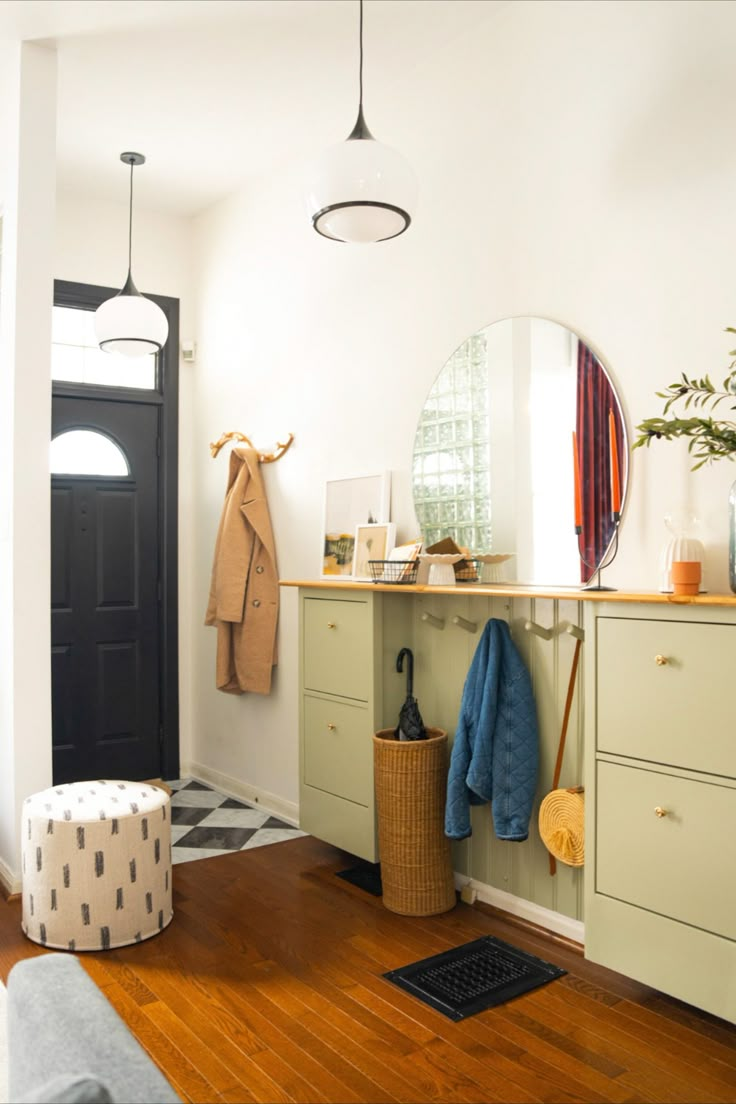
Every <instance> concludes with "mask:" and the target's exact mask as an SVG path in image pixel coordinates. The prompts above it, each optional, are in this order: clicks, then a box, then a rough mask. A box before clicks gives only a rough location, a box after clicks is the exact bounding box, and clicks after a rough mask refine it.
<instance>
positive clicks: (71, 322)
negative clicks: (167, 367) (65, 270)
mask: <svg viewBox="0 0 736 1104" xmlns="http://www.w3.org/2000/svg"><path fill="white" fill-rule="evenodd" d="M94 317H95V315H94V311H91V310H80V309H79V308H77V307H54V308H53V315H52V320H51V378H52V380H58V381H59V382H60V383H61V382H64V383H87V384H94V385H95V386H96V387H100V386H101V387H137V388H140V389H142V390H144V391H153V390H155V388H156V357H155V354H153V353H151V354H149V355H148V356H142V357H126V356H122V354H121V353H105V352H103V351H102V349H99V348H98V347H97V339H96V338H95V331H94Z"/></svg>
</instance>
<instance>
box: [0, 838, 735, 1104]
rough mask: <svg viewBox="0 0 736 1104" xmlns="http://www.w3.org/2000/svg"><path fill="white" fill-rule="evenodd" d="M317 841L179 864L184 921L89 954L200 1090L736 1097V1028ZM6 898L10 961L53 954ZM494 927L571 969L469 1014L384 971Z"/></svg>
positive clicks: (285, 1098) (253, 1097)
mask: <svg viewBox="0 0 736 1104" xmlns="http://www.w3.org/2000/svg"><path fill="white" fill-rule="evenodd" d="M353 864H354V860H353V859H352V858H351V857H350V856H347V855H345V853H343V852H340V851H338V850H336V849H335V848H332V847H330V846H329V845H328V844H325V843H321V842H320V841H318V840H314V839H310V838H308V837H304V838H302V839H298V840H294V841H289V842H288V843H280V844H275V845H273V846H269V847H264V848H260V849H255V850H252V851H249V852H240V853H233V854H231V855H224V856H222V857H219V858H215V859H207V860H204V861H198V862H192V863H184V864H180V865H179V866H177V867H175V868H174V876H173V888H174V908H175V912H174V920H173V922H172V923H171V924H170V925H169V927H168V928H167V929H165V931H163V932H162V933H161V934H160V935H158V936H156V937H155V938H153V939H150V940H146V941H144V942H143V943H142V944H137V945H134V946H131V947H125V948H118V949H117V950H115V951H108V952H99V953H94V954H88V955H84V956H80V959H81V961H82V962H83V964H84V966H85V968H86V969H87V971H88V972H89V974H90V976H91V977H92V978H93V980H94V981H95V982H96V983H97V984H98V985H99V986H100V989H101V990H102V992H103V993H104V994H105V995H106V996H107V997H108V999H109V1000H110V1001H111V1003H112V1004H113V1007H115V1008H116V1009H117V1010H118V1012H119V1013H120V1014H121V1015H122V1016H123V1018H124V1019H125V1021H126V1022H127V1023H128V1025H129V1026H130V1028H131V1030H132V1031H133V1033H134V1035H136V1037H137V1038H138V1039H139V1040H140V1042H141V1043H142V1045H143V1046H144V1048H145V1049H146V1050H147V1051H148V1053H149V1054H150V1055H151V1057H152V1059H153V1060H154V1061H155V1062H156V1063H157V1064H158V1065H159V1067H160V1068H161V1069H162V1070H163V1072H164V1073H165V1074H166V1076H167V1077H168V1078H169V1080H170V1081H171V1083H172V1085H173V1086H174V1088H175V1090H176V1091H177V1092H178V1093H179V1094H180V1096H181V1097H182V1099H183V1100H185V1101H191V1102H192V1104H200V1102H202V1104H204V1102H207V1104H214V1102H218V1101H227V1102H229V1104H235V1102H240V1104H253V1102H255V1101H258V1102H260V1104H266V1102H269V1104H270V1102H271V1101H278V1102H283V1104H291V1102H294V1104H340V1102H344V1104H444V1102H445V1101H447V1102H448V1104H449V1102H450V1101H452V1102H455V1101H457V1102H458V1104H461V1102H471V1101H472V1102H476V1101H477V1102H478V1104H480V1102H484V1104H494V1102H496V1101H505V1102H507V1104H511V1102H513V1104H517V1102H518V1104H538V1102H539V1104H598V1102H609V1101H610V1102H612V1104H613V1102H615V1104H627V1102H629V1101H630V1102H642V1104H659V1102H660V1101H661V1102H662V1104H690V1102H691V1101H698V1102H702V1104H728V1102H729V1101H734V1100H736V1027H734V1025H732V1024H729V1023H727V1022H725V1021H723V1020H718V1019H716V1018H715V1017H713V1016H709V1015H707V1014H706V1013H701V1012H699V1011H698V1010H697V1009H693V1008H690V1007H689V1006H687V1005H684V1004H682V1003H681V1002H678V1001H676V1000H674V999H673V998H670V997H667V996H664V995H662V994H658V993H657V992H656V991H654V990H652V989H650V988H648V987H646V986H642V985H641V984H640V983H638V982H635V981H633V980H632V979H629V978H624V977H622V976H621V975H618V974H615V973H613V972H612V971H609V970H606V969H605V968H604V967H601V966H598V965H596V964H594V963H589V962H587V961H586V960H585V959H584V958H583V957H582V956H581V955H580V953H579V948H576V947H575V946H574V945H571V944H569V943H566V942H565V941H560V940H555V939H550V938H548V937H546V936H545V935H544V933H543V932H541V931H540V930H538V929H535V928H533V926H530V925H520V924H518V923H517V922H516V921H514V919H513V918H509V917H507V916H506V915H505V914H502V913H500V912H499V911H498V910H495V909H489V908H488V907H487V906H482V907H480V908H479V907H475V908H470V907H469V906H466V905H464V904H460V905H458V906H457V907H456V908H454V909H453V910H451V911H450V912H447V913H444V914H442V915H440V916H436V917H435V916H431V917H401V916H398V915H396V914H393V913H391V912H389V910H387V909H386V908H385V907H384V906H383V903H382V901H381V899H380V898H376V897H373V896H371V895H370V894H366V893H363V892H362V891H360V890H358V889H356V887H354V886H351V885H350V884H349V883H347V882H345V881H344V879H341V878H338V877H337V876H336V875H337V872H338V871H339V870H342V869H345V868H346V867H347V866H349V865H353ZM19 921H20V902H19V901H18V900H16V901H3V900H0V977H2V978H3V979H5V978H6V977H7V973H8V971H9V970H10V968H11V967H12V965H13V964H14V963H15V962H16V961H18V960H19V959H21V958H27V957H34V956H36V955H41V954H45V953H47V952H46V951H44V950H43V949H42V948H40V947H38V946H37V945H36V944H35V943H32V942H30V941H29V940H27V939H25V937H24V936H23V935H22V933H21V932H20V927H19ZM482 935H495V936H496V937H497V938H498V939H501V940H503V941H505V942H508V943H511V944H512V945H514V946H517V947H520V948H521V949H522V950H526V951H528V952H529V953H531V954H536V955H539V957H541V958H544V959H546V960H547V961H551V962H555V963H557V964H558V965H560V966H562V967H563V968H564V969H566V970H568V973H567V975H565V976H564V977H562V978H560V979H559V980H558V981H555V982H553V983H551V984H550V985H547V986H544V987H542V988H540V989H538V990H536V991H534V992H532V993H529V994H526V995H525V996H522V997H520V998H517V999H516V1000H513V1001H510V1002H508V1003H507V1004H505V1005H500V1006H498V1007H497V1008H493V1009H488V1010H486V1011H485V1012H482V1013H480V1014H478V1015H476V1016H472V1017H469V1018H468V1019H466V1020H463V1021H461V1022H459V1023H454V1022H453V1021H451V1020H449V1019H448V1018H447V1017H445V1016H442V1015H441V1014H440V1013H438V1012H437V1011H435V1010H434V1009H432V1008H430V1007H429V1006H428V1005H426V1004H424V1003H422V1002H421V1001H419V1000H416V999H415V998H414V997H412V996H410V995H409V994H408V993H406V992H404V991H403V990H401V989H400V988H399V987H398V986H395V985H392V984H391V983H390V982H389V981H387V980H386V979H385V978H384V977H383V976H382V975H383V973H384V972H385V971H386V970H387V969H389V968H391V967H397V966H403V965H407V964H408V963H410V962H414V961H417V960H418V959H420V958H426V957H428V956H429V955H431V954H435V953H437V952H439V951H441V950H445V949H449V948H452V947H457V946H460V945H461V944H463V943H467V942H470V941H472V940H473V939H477V938H479V937H480V936H482Z"/></svg>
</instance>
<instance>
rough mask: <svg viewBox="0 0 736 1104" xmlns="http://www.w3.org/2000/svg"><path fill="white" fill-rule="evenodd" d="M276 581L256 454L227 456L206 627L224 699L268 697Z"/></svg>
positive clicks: (275, 620) (247, 450) (273, 654)
mask: <svg viewBox="0 0 736 1104" xmlns="http://www.w3.org/2000/svg"><path fill="white" fill-rule="evenodd" d="M278 616H279V576H278V569H277V567H276V548H275V545H274V539H273V532H272V530H271V518H270V516H269V512H268V503H267V502H266V492H265V488H264V486H263V478H262V476H261V465H260V462H259V460H258V453H257V452H256V450H255V449H252V448H237V449H233V450H232V452H231V453H230V468H229V473H228V482H227V492H226V494H225V504H224V506H223V510H222V517H221V518H220V525H219V528H218V530H217V539H216V541H215V556H214V562H213V564H212V582H211V585H210V595H209V601H208V603H207V614H206V616H205V622H204V623H205V625H215V626H216V628H217V665H216V685H217V689H218V690H223V691H224V692H225V693H228V694H243V693H245V692H246V691H251V692H253V693H255V694H270V693H271V672H272V669H273V667H274V666H275V665H276V659H277V656H276V626H277V623H278Z"/></svg>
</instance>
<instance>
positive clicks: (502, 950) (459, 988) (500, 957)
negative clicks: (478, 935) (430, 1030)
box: [383, 935, 567, 1020]
mask: <svg viewBox="0 0 736 1104" xmlns="http://www.w3.org/2000/svg"><path fill="white" fill-rule="evenodd" d="M566 973H567V970H561V969H560V968H559V966H553V965H552V964H551V963H549V962H545V961H544V960H543V959H541V958H536V957H535V956H534V955H530V954H527V953H526V952H525V951H520V950H519V949H518V947H512V946H510V944H508V943H502V942H501V940H500V939H494V937H493V936H492V935H486V936H483V938H482V939H475V940H473V942H472V943H465V944H464V945H463V946H462V947H455V948H454V949H453V950H451V951H444V952H443V953H442V954H437V955H432V957H431V958H423V959H422V960H421V961H420V962H413V963H412V964H411V965H410V966H402V967H401V968H400V969H399V970H389V971H388V973H387V974H384V975H383V976H384V977H385V978H388V980H389V981H392V982H393V983H394V984H395V985H398V986H399V987H400V988H401V989H405V990H406V992H407V993H411V994H412V996H414V997H417V999H418V1000H420V1001H423V1002H424V1003H425V1004H428V1005H430V1007H432V1008H434V1009H436V1010H437V1011H438V1012H442V1013H443V1014H444V1015H445V1016H448V1017H449V1018H450V1019H451V1020H464V1019H465V1018H466V1017H467V1016H474V1015H475V1014H476V1012H482V1011H483V1009H484V1008H492V1007H493V1006H494V1005H497V1004H503V1003H504V1002H505V1001H508V1000H511V998H512V997H518V996H521V994H522V993H528V992H529V990H530V989H536V988H537V987H538V986H540V985H545V984H546V983H547V982H548V981H554V979H555V978H558V977H562V975H563V974H566Z"/></svg>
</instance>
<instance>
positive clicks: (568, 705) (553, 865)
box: [549, 638, 582, 874]
mask: <svg viewBox="0 0 736 1104" xmlns="http://www.w3.org/2000/svg"><path fill="white" fill-rule="evenodd" d="M581 644H582V640H580V639H579V638H578V639H577V640H576V641H575V652H574V654H573V657H572V669H571V671H570V682H569V684H568V687H567V699H566V701H565V712H564V715H563V717H562V730H561V732H560V746H559V747H558V749H557V762H556V763H555V772H554V775H553V777H552V789H553V790H556V789H557V787H558V786H559V784H560V774H561V773H562V759H563V756H564V754H565V740H566V738H567V726H568V723H569V721H570V710H571V709H572V699H573V695H574V693H575V678H576V675H577V673H578V660H579V659H580V646H581ZM549 872H550V874H555V873H556V872H557V861H556V859H555V857H554V855H553V854H552V852H551V851H550V853H549Z"/></svg>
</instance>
